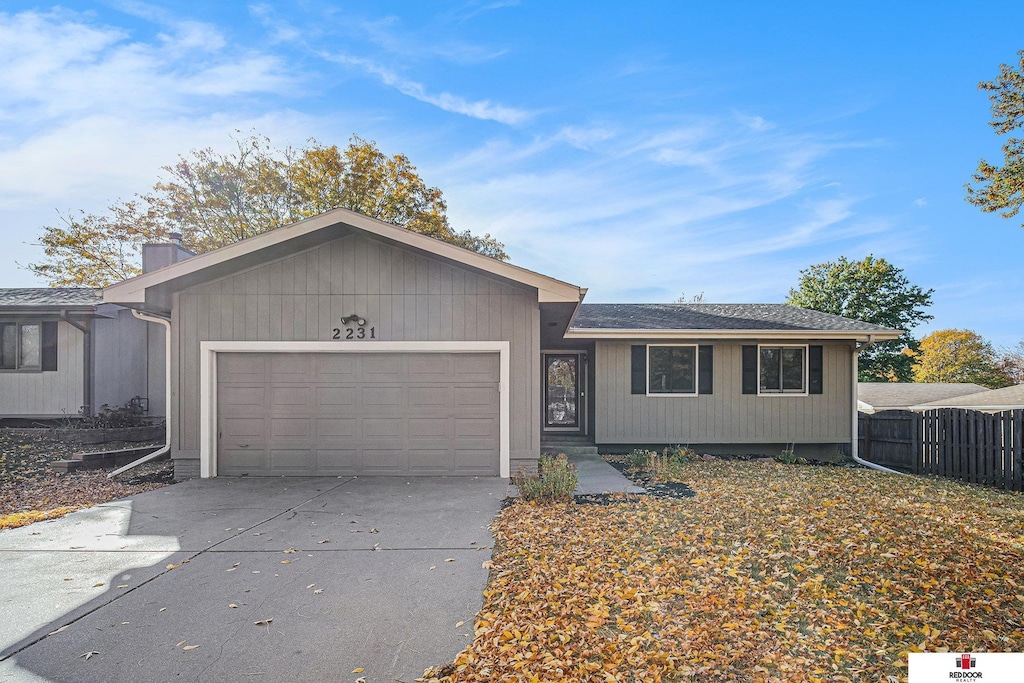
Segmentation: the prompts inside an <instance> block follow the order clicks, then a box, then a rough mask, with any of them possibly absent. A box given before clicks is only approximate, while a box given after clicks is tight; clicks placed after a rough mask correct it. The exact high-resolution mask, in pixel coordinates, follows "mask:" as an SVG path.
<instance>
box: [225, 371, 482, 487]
mask: <svg viewBox="0 0 1024 683" xmlns="http://www.w3.org/2000/svg"><path fill="white" fill-rule="evenodd" d="M498 378H499V370H498V354H496V353H220V354H218V359H217V423H218V424H217V427H218V429H217V473H218V474H220V475H226V476H239V475H251V476H281V475H291V476H316V475H329V476H337V475H435V476H439V475H463V476H469V475H497V474H498V466H499V422H500V417H499V400H498V397H499V394H498Z"/></svg>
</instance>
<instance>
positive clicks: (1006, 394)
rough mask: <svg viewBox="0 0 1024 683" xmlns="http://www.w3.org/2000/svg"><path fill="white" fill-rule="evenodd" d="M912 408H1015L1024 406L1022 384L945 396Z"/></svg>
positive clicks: (996, 409) (989, 409)
mask: <svg viewBox="0 0 1024 683" xmlns="http://www.w3.org/2000/svg"><path fill="white" fill-rule="evenodd" d="M912 408H913V409H914V410H933V409H935V408H966V409H968V410H987V411H998V410H1016V409H1018V408H1024V384H1017V385H1014V386H1012V387H1006V388H1005V389H990V390H987V391H982V392H978V393H976V394H967V395H966V396H957V397H954V398H945V399H941V400H938V401H932V402H930V403H921V404H919V405H915V406H912Z"/></svg>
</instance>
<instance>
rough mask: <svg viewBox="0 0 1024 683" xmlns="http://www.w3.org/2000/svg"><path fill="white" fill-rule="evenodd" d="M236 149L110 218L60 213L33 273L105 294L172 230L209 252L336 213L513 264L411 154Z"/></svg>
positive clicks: (259, 145) (359, 144) (181, 162)
mask: <svg viewBox="0 0 1024 683" xmlns="http://www.w3.org/2000/svg"><path fill="white" fill-rule="evenodd" d="M235 142H236V145H235V149H233V150H231V151H230V152H227V153H222V152H217V151H214V150H213V149H209V148H207V149H201V150H193V151H192V152H191V153H190V154H189V155H188V156H180V157H179V158H178V161H177V163H175V164H172V165H169V166H164V167H163V168H162V174H161V177H160V178H159V180H158V181H157V183H156V184H155V185H154V186H153V189H152V190H151V191H150V192H149V193H147V194H144V195H140V196H137V197H136V198H135V199H133V200H131V201H125V202H120V203H117V204H114V205H113V206H111V207H110V208H109V209H108V211H107V212H106V213H101V214H86V213H81V212H79V213H68V214H59V217H60V224H58V225H55V226H46V227H44V228H43V231H42V235H41V236H40V245H41V246H42V247H43V253H44V254H45V257H46V258H45V259H44V260H43V261H42V262H41V263H33V264H29V265H28V268H29V269H30V270H31V271H33V272H34V273H35V274H36V275H38V276H40V277H42V278H43V279H45V280H47V281H48V282H49V283H50V285H51V286H54V287H60V286H71V285H79V286H82V285H85V286H93V287H103V286H106V285H109V284H112V283H114V282H118V281H120V280H123V279H125V278H128V277H131V276H133V275H137V274H138V273H139V272H140V263H139V261H140V253H141V248H142V245H143V244H144V243H145V242H148V241H153V240H156V239H160V238H162V237H164V236H166V235H167V234H169V233H172V232H177V233H180V234H181V236H182V245H183V246H184V247H186V248H188V249H190V250H192V251H195V252H197V253H202V252H206V251H210V250H213V249H216V248H218V247H222V246H224V245H226V244H231V243H232V242H237V241H239V240H242V239H245V238H247V237H252V236H253V235H258V234H260V233H263V232H266V231H268V230H273V229H274V228H279V227H281V226H283V225H288V224H290V223H294V222H295V221H298V220H301V219H303V218H308V217H310V216H315V215H317V214H320V213H323V212H325V211H329V210H331V209H334V208H346V209H351V210H353V211H358V212H359V213H362V214H365V215H367V216H371V217H373V218H378V219H380V220H383V221H387V222H389V223H393V224H394V225H398V226H400V227H403V228H406V229H408V230H412V231H414V232H418V233H422V234H424V235H429V236H430V237H434V238H436V239H439V240H443V241H445V242H449V243H451V244H455V245H457V246H460V247H463V248H466V249H470V250H472V251H476V252H478V253H481V254H484V255H486V256H491V257H493V258H497V259H502V260H506V259H507V258H508V255H507V254H506V253H505V249H504V245H503V244H502V243H501V242H499V241H497V240H496V239H494V238H493V237H491V236H490V235H489V234H484V235H482V236H481V235H474V234H472V233H471V232H469V231H468V230H466V231H461V232H460V231H456V230H454V229H453V228H452V227H451V225H450V224H449V223H448V217H447V214H446V211H447V205H446V204H445V201H444V197H443V196H442V193H441V190H439V189H438V188H436V187H430V186H428V185H427V184H426V183H425V182H424V181H423V179H422V178H421V177H420V176H419V174H418V173H417V171H416V167H415V166H414V165H413V164H412V162H411V161H409V159H408V157H406V156H405V155H402V154H396V155H394V156H390V157H389V156H387V155H386V154H384V153H383V152H381V151H380V150H379V149H378V148H377V145H376V144H375V143H374V142H371V141H367V140H363V139H362V138H359V137H357V136H353V137H352V139H351V140H350V141H349V144H348V146H347V147H346V148H344V149H341V148H339V147H338V146H336V145H323V144H321V143H318V142H316V141H315V140H313V141H310V142H309V144H308V145H307V146H306V147H303V148H300V149H294V148H291V147H286V148H284V149H276V148H274V147H273V146H271V144H270V140H269V139H267V138H265V137H260V136H257V135H251V136H249V137H247V138H243V139H237V140H236V141H235Z"/></svg>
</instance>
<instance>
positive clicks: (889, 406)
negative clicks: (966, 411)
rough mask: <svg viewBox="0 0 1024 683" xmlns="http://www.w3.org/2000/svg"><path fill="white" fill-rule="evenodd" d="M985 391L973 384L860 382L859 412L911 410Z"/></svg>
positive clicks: (858, 387) (858, 386)
mask: <svg viewBox="0 0 1024 683" xmlns="http://www.w3.org/2000/svg"><path fill="white" fill-rule="evenodd" d="M986 391H989V390H988V389H986V388H985V387H983V386H980V385H978V384H972V383H971V382H858V383H857V399H858V400H857V409H858V410H860V411H861V412H862V413H878V412H881V411H883V410H909V409H910V406H913V405H917V404H919V403H929V402H931V401H938V400H941V399H950V398H954V397H956V396H966V395H967V394H976V393H979V392H986Z"/></svg>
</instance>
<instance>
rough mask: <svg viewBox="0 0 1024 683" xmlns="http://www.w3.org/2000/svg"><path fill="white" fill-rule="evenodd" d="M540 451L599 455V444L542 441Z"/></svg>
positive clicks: (550, 453)
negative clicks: (568, 443)
mask: <svg viewBox="0 0 1024 683" xmlns="http://www.w3.org/2000/svg"><path fill="white" fill-rule="evenodd" d="M540 452H541V453H543V454H545V455H559V454H562V453H564V454H565V455H597V454H598V453H597V446H594V445H592V444H591V445H589V446H587V445H567V444H550V443H542V444H541V445H540Z"/></svg>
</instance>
